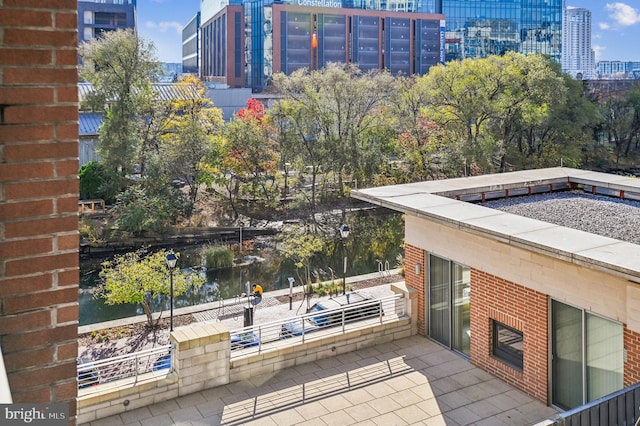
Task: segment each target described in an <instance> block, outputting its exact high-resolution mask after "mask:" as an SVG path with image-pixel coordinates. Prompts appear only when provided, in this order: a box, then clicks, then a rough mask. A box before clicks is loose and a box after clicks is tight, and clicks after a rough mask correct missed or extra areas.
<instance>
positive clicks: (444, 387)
mask: <svg viewBox="0 0 640 426" xmlns="http://www.w3.org/2000/svg"><path fill="white" fill-rule="evenodd" d="M429 383H430V384H431V389H432V390H433V394H434V395H436V396H440V395H444V394H447V393H451V392H455V391H457V390H459V389H460V388H461V385H460V383H458V382H456V381H455V380H452V379H450V378H448V377H444V378H442V379H436V380H429Z"/></svg>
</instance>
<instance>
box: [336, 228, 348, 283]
mask: <svg viewBox="0 0 640 426" xmlns="http://www.w3.org/2000/svg"><path fill="white" fill-rule="evenodd" d="M338 230H339V231H340V239H341V240H342V261H343V267H342V294H346V293H347V238H348V237H349V226H348V225H345V224H344V223H343V224H342V225H340V228H338Z"/></svg>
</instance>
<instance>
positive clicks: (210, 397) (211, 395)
mask: <svg viewBox="0 0 640 426" xmlns="http://www.w3.org/2000/svg"><path fill="white" fill-rule="evenodd" d="M200 395H202V397H203V398H204V399H206V400H207V401H215V400H217V399H222V398H224V397H227V396H229V395H231V391H230V390H229V389H227V387H226V386H217V387H215V388H210V389H205V390H202V391H200Z"/></svg>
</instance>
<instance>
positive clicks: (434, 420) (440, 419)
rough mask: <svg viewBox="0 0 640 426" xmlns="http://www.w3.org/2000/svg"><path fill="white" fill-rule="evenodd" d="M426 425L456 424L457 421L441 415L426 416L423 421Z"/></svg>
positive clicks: (444, 425) (445, 425)
mask: <svg viewBox="0 0 640 426" xmlns="http://www.w3.org/2000/svg"><path fill="white" fill-rule="evenodd" d="M424 424H425V425H427V426H457V423H456V422H454V421H453V420H451V419H447V418H445V417H444V416H443V415H440V416H435V417H431V418H428V419H427V420H425V421H424Z"/></svg>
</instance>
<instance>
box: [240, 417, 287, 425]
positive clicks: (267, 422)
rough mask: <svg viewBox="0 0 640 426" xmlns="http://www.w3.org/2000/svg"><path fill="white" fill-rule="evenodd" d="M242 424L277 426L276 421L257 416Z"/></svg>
mask: <svg viewBox="0 0 640 426" xmlns="http://www.w3.org/2000/svg"><path fill="white" fill-rule="evenodd" d="M243 424H244V425H255V426H279V425H278V423H276V422H275V421H273V419H271V418H269V417H262V418H257V419H254V420H248V421H246V422H244V423H243Z"/></svg>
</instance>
